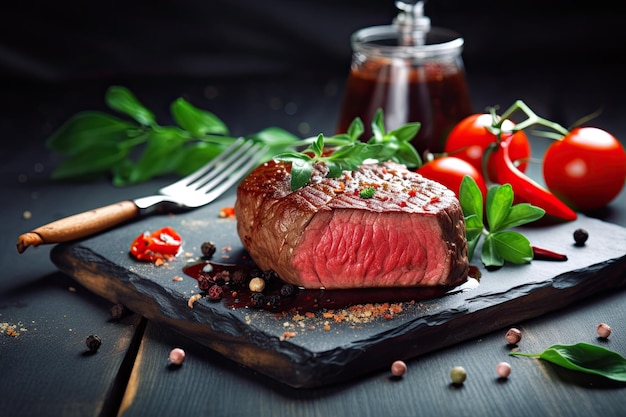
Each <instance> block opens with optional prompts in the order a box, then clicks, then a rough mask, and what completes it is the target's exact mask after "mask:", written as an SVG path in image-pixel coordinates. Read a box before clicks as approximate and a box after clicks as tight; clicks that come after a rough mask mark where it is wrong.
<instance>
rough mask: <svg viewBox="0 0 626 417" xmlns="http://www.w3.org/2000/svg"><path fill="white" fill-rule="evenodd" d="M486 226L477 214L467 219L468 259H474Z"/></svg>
mask: <svg viewBox="0 0 626 417" xmlns="http://www.w3.org/2000/svg"><path fill="white" fill-rule="evenodd" d="M484 227H485V226H484V225H483V222H482V220H481V219H479V218H478V216H476V215H475V214H472V215H470V216H468V217H466V218H465V237H466V239H467V244H468V259H469V260H471V259H472V258H473V257H474V252H475V250H476V246H477V245H478V241H479V240H480V237H481V236H482V234H483V230H484Z"/></svg>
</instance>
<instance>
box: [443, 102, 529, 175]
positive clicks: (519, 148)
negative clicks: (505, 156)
mask: <svg viewBox="0 0 626 417" xmlns="http://www.w3.org/2000/svg"><path fill="white" fill-rule="evenodd" d="M492 121H493V116H492V115H491V114H488V113H482V114H472V115H470V116H467V117H466V118H465V119H463V120H461V121H460V122H459V123H457V124H456V126H455V127H454V128H453V129H452V130H451V131H450V134H449V135H448V138H447V140H446V144H445V147H444V152H446V154H448V155H449V156H455V157H457V158H460V159H463V160H465V161H467V162H469V163H470V164H472V165H473V166H474V168H476V169H477V170H478V171H479V172H483V166H482V163H483V162H482V160H483V155H484V153H485V149H487V147H488V146H489V145H490V144H491V143H494V142H495V141H496V137H495V135H494V134H493V133H491V132H490V131H489V130H487V127H488V126H491V125H492ZM513 127H515V124H514V123H513V122H512V121H510V120H504V121H503V122H502V130H503V131H504V132H506V131H510V130H511V129H513ZM510 136H511V133H503V134H502V137H501V139H502V140H506V139H507V138H509V137H510ZM512 136H513V139H512V141H511V144H510V146H509V152H510V157H511V160H512V161H513V162H516V163H518V164H517V165H516V166H517V168H518V169H519V170H520V171H522V172H525V171H526V165H527V161H528V159H529V158H530V155H531V152H530V142H529V141H528V137H527V136H526V134H525V133H524V132H523V131H521V130H520V131H517V132H515V133H513V134H512ZM487 174H488V176H489V178H493V167H492V164H491V163H488V165H487Z"/></svg>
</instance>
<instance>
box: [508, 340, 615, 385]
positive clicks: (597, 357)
mask: <svg viewBox="0 0 626 417" xmlns="http://www.w3.org/2000/svg"><path fill="white" fill-rule="evenodd" d="M509 355H511V356H529V357H537V358H540V359H543V360H545V361H547V362H551V363H553V364H555V365H558V366H561V367H563V368H566V369H570V370H573V371H578V372H584V373H588V374H593V375H599V376H602V377H604V378H608V379H610V380H613V381H618V382H626V359H625V358H624V357H623V356H622V355H620V354H619V353H617V352H614V351H612V350H609V349H606V348H603V347H601V346H595V345H591V344H588V343H576V344H573V345H561V344H558V345H552V346H550V347H549V348H548V349H546V350H544V351H543V352H542V353H538V354H537V353H522V352H510V353H509Z"/></svg>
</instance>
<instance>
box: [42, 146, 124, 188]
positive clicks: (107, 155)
mask: <svg viewBox="0 0 626 417" xmlns="http://www.w3.org/2000/svg"><path fill="white" fill-rule="evenodd" d="M127 155H128V151H127V150H126V149H124V148H121V147H119V146H117V145H116V144H114V143H106V142H104V143H99V144H97V145H92V146H90V147H88V148H84V149H82V150H81V151H80V152H76V153H74V154H73V155H72V156H71V157H70V158H69V159H67V160H65V161H63V162H61V163H60V164H59V165H57V167H56V168H55V169H54V171H53V172H52V178H54V179H69V178H81V179H85V178H84V177H87V176H93V175H94V174H102V173H105V172H107V171H108V170H109V169H111V168H113V167H115V166H116V165H117V164H120V163H121V162H122V161H123V160H124V158H126V156H127Z"/></svg>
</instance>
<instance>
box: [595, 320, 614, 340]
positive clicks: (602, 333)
mask: <svg viewBox="0 0 626 417" xmlns="http://www.w3.org/2000/svg"><path fill="white" fill-rule="evenodd" d="M597 331H598V337H601V338H602V339H606V338H608V337H609V336H610V335H611V326H609V325H608V324H606V323H600V324H598V329H597Z"/></svg>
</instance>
